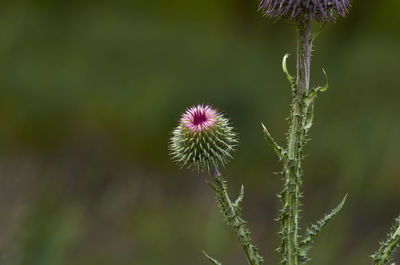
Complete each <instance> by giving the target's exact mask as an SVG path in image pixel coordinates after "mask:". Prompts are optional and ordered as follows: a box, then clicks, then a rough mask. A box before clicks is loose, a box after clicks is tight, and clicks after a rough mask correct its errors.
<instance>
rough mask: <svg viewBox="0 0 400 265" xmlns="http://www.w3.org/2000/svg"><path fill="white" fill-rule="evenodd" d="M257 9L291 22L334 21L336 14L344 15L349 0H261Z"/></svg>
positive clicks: (347, 8) (346, 11)
mask: <svg viewBox="0 0 400 265" xmlns="http://www.w3.org/2000/svg"><path fill="white" fill-rule="evenodd" d="M259 9H260V10H263V11H264V14H265V15H266V16H269V17H275V18H278V19H279V18H283V19H287V20H289V21H292V22H298V21H306V20H313V19H315V20H316V21H318V22H327V21H332V22H334V21H335V17H336V16H337V15H339V16H342V17H344V16H346V14H347V13H348V11H349V9H350V0H261V1H260V6H259Z"/></svg>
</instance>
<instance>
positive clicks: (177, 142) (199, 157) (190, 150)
mask: <svg viewBox="0 0 400 265" xmlns="http://www.w3.org/2000/svg"><path fill="white" fill-rule="evenodd" d="M237 143H238V138H237V134H236V133H235V132H234V131H233V128H232V127H231V126H230V125H229V121H228V119H226V118H225V117H224V116H223V115H222V114H221V113H218V112H217V111H216V110H215V109H213V108H212V107H211V106H207V105H206V106H204V105H197V106H193V107H191V108H188V109H187V110H186V111H185V113H183V114H182V117H181V119H180V121H179V124H178V126H177V127H176V128H175V129H174V131H173V132H172V137H171V140H170V146H169V149H170V152H171V157H172V160H174V161H175V162H176V163H177V164H178V165H180V166H181V167H187V168H190V169H192V170H195V171H197V172H200V171H208V172H211V171H212V170H213V169H215V168H218V167H219V166H224V165H226V164H227V163H228V162H229V161H230V160H231V159H232V152H233V151H234V147H235V146H236V145H237Z"/></svg>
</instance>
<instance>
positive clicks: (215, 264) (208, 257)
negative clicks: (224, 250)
mask: <svg viewBox="0 0 400 265" xmlns="http://www.w3.org/2000/svg"><path fill="white" fill-rule="evenodd" d="M203 254H204V256H206V258H207V259H208V260H209V261H211V262H212V263H213V264H214V265H222V264H221V263H220V262H219V261H217V260H216V259H213V258H211V257H210V256H209V255H208V254H207V253H206V252H205V251H204V250H203Z"/></svg>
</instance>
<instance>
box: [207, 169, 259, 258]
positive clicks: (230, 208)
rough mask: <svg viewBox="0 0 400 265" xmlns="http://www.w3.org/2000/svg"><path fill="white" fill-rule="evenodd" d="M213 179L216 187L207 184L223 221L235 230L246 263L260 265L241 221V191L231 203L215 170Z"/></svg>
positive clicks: (256, 252) (224, 185)
mask: <svg viewBox="0 0 400 265" xmlns="http://www.w3.org/2000/svg"><path fill="white" fill-rule="evenodd" d="M213 177H214V181H215V184H216V185H213V184H210V183H209V184H210V186H211V187H212V188H213V189H214V191H215V192H216V194H217V201H218V205H219V207H220V209H221V211H222V214H223V215H224V218H225V221H226V222H227V224H228V225H229V226H231V227H232V228H233V229H234V230H235V232H236V236H237V237H238V239H239V242H240V245H241V246H242V248H243V251H244V252H245V254H246V257H247V261H248V263H249V264H250V265H261V264H262V263H263V261H264V259H263V258H262V257H261V256H260V254H259V253H258V250H257V248H256V247H255V246H254V245H253V244H252V243H251V238H250V232H249V231H248V229H247V227H246V221H244V220H243V219H242V217H241V214H240V206H239V203H240V202H241V201H242V199H243V190H242V192H241V195H239V198H238V199H237V200H236V202H234V203H232V201H231V199H230V198H229V195H228V191H227V187H226V183H225V180H224V179H223V177H222V176H221V174H220V173H219V171H218V169H217V168H216V169H214V171H213Z"/></svg>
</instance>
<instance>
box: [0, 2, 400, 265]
mask: <svg viewBox="0 0 400 265" xmlns="http://www.w3.org/2000/svg"><path fill="white" fill-rule="evenodd" d="M399 12H400V2H399V1H398V0H385V1H374V0H362V1H361V0H358V1H353V9H352V12H351V14H350V15H349V17H348V18H346V19H339V20H338V22H337V24H335V25H332V24H329V25H326V27H325V28H324V30H323V32H322V34H321V35H320V37H319V38H318V39H317V41H316V43H315V52H314V56H313V61H312V83H313V84H315V85H317V84H322V82H323V75H322V71H321V67H324V69H325V70H326V71H327V73H328V76H329V82H330V88H329V91H328V92H327V93H325V94H323V95H321V96H320V97H319V98H318V102H317V106H316V107H317V108H316V117H315V126H314V127H313V129H312V132H311V138H312V141H311V142H310V143H309V144H308V145H307V147H306V150H305V151H306V154H307V158H306V160H305V164H304V172H305V179H304V185H303V188H304V199H303V202H304V204H305V206H304V211H303V218H302V220H301V221H302V225H303V227H306V226H307V225H308V224H310V223H311V222H313V221H315V220H316V219H318V218H320V217H322V216H323V214H324V213H326V212H327V211H328V210H329V209H331V208H333V207H334V206H335V205H336V204H337V203H338V202H339V201H340V200H341V198H342V197H343V196H344V195H345V194H346V193H348V194H349V199H348V202H347V204H346V206H345V208H344V209H343V211H342V212H341V213H340V214H339V216H338V217H337V218H336V219H335V220H334V222H332V223H331V224H330V225H329V226H328V227H327V228H326V229H325V231H323V233H322V234H321V236H320V237H319V238H318V240H317V242H316V245H315V247H314V248H313V249H312V251H311V253H310V254H311V257H312V261H311V262H310V264H324V265H330V264H332V265H333V264H342V265H350V264H351V265H358V264H360V265H361V264H369V263H370V260H369V257H368V256H369V255H370V254H372V253H373V252H374V251H375V250H376V248H377V241H378V240H381V239H383V238H384V236H385V233H386V232H387V230H388V229H389V227H390V225H391V224H392V221H393V219H394V218H395V217H396V216H397V215H398V214H399V212H400V194H399V187H400V139H399V136H400V105H399V97H400V90H399V88H400V85H399V76H400V70H399V69H400V32H399V26H400V16H399V15H398V14H399ZM315 29H317V27H316V28H315ZM285 53H291V54H295V28H294V26H292V25H287V24H284V23H281V22H276V23H274V21H271V20H269V19H265V18H264V17H263V16H262V15H261V14H260V13H259V12H257V1H256V0H253V1H249V0H217V1H215V0H203V1H191V0H189V1H188V0H169V1H163V0H153V1H147V0H134V1H123V0H115V1H77V2H74V1H72V2H71V1H56V0H40V1H39V0H37V1H2V2H1V4H0V86H1V88H0V91H1V94H0V95H1V96H0V120H1V129H0V136H1V137H0V264H1V265H17V264H18V265H19V264H20V265H58V264H60V265H67V264H74V265H81V264H82V265H83V264H84V265H103V264H104V265H114V264H118V265H128V264H129V265H160V264H162V265H172V264H174V265H176V264H182V265H183V264H191V265H200V264H208V261H207V260H206V259H205V258H204V257H203V255H202V253H201V250H207V252H208V253H209V254H210V255H212V256H214V257H216V258H218V259H219V260H221V261H222V262H223V263H224V264H231V265H235V264H246V261H245V258H244V255H243V253H242V252H241V249H240V246H239V244H238V243H237V241H236V239H235V237H234V235H233V233H232V231H231V230H230V229H229V228H227V227H226V226H225V224H224V223H223V221H222V218H221V215H220V213H219V210H218V209H217V208H216V204H215V195H214V194H213V192H212V191H211V190H210V189H209V187H208V186H207V185H206V184H205V180H206V179H207V176H199V175H197V174H194V173H192V172H190V171H186V170H178V168H177V167H176V166H175V165H173V163H172V162H170V160H169V157H168V138H169V136H170V131H171V130H172V128H173V127H174V126H175V125H176V123H177V120H178V117H179V115H180V114H181V112H182V111H183V110H184V109H185V108H186V107H187V106H190V105H192V104H197V103H209V104H213V105H214V106H216V107H217V108H218V109H220V110H221V111H223V112H225V113H226V114H227V115H228V116H229V117H230V118H231V120H232V123H233V124H234V126H235V128H236V130H237V131H238V132H239V133H240V139H241V145H240V147H239V148H238V151H237V152H236V157H235V160H234V161H233V162H232V163H231V164H230V165H229V167H227V168H226V169H224V170H223V171H222V172H223V174H224V175H225V177H226V178H227V180H228V181H229V189H230V193H231V195H232V196H235V195H236V194H237V193H238V192H239V188H240V184H244V186H245V200H244V216H245V219H246V220H247V221H248V226H249V227H250V229H251V231H253V238H254V240H255V241H256V243H257V245H258V246H259V247H260V249H261V253H262V254H263V255H264V256H265V258H266V263H265V264H278V263H279V254H278V253H277V252H276V251H275V249H276V248H277V246H278V244H279V238H278V235H277V231H278V230H279V224H278V223H277V222H275V221H273V220H274V218H276V217H277V210H278V209H279V207H280V202H279V200H278V199H277V198H276V194H277V193H278V192H279V191H280V190H281V179H280V177H279V176H278V175H276V174H274V172H277V171H279V170H280V164H279V162H278V161H277V159H276V157H275V156H274V153H273V152H272V151H271V149H270V148H269V146H268V145H267V144H266V142H265V140H264V138H263V134H262V130H261V127H260V122H264V123H266V124H267V125H268V127H269V129H270V131H271V132H272V133H273V134H274V135H275V138H276V139H277V140H278V141H279V142H281V143H283V142H284V141H285V132H286V130H287V120H286V119H285V118H286V117H287V116H288V104H289V96H290V89H289V86H288V84H287V81H286V79H285V77H284V75H283V74H282V72H281V65H280V64H281V59H282V56H283V55H284V54H285ZM294 61H295V57H294V56H292V57H290V63H289V66H290V69H291V71H292V72H294V71H295V70H294V66H295V65H294ZM396 260H397V262H400V258H399V256H397V258H396Z"/></svg>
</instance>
